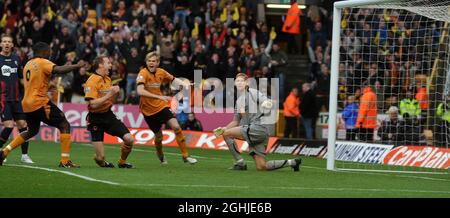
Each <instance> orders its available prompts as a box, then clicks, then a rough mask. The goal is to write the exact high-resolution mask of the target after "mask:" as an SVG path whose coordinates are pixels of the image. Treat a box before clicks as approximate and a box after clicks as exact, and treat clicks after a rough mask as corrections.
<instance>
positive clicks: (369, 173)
mask: <svg viewBox="0 0 450 218" xmlns="http://www.w3.org/2000/svg"><path fill="white" fill-rule="evenodd" d="M81 145H83V146H87V147H92V145H91V144H86V143H83V144H81ZM105 147H108V148H112V149H120V148H118V147H113V146H105ZM149 149H152V147H149ZM133 151H139V152H145V153H153V151H148V150H144V149H139V148H133ZM164 154H168V155H173V156H181V154H178V153H172V152H164ZM193 157H196V158H201V159H208V160H215V161H218V160H220V161H223V160H228V159H224V158H212V157H203V156H197V155H196V156H193ZM245 162H247V163H250V164H253V161H245ZM301 167H302V168H308V169H317V170H324V171H326V170H327V169H326V168H324V167H323V168H322V167H313V166H305V165H302V166H301ZM336 172H337V173H356V174H367V175H380V176H394V177H402V178H409V179H424V180H431V181H443V182H450V180H447V179H440V178H432V177H423V176H407V175H397V174H392V173H382V172H377V173H375V172H374V173H371V172H352V171H336Z"/></svg>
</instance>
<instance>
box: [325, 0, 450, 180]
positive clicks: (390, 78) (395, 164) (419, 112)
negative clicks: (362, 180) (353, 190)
mask: <svg viewBox="0 0 450 218" xmlns="http://www.w3.org/2000/svg"><path fill="white" fill-rule="evenodd" d="M449 22H450V1H449V0H445V1H442V0H412V1H411V0H410V1H403V0H396V1H392V0H390V1H387V0H378V1H375V0H366V1H360V0H354V1H343V2H337V3H335V9H334V19H333V49H332V50H333V51H332V52H333V54H332V67H331V69H332V78H331V92H330V122H329V131H330V132H329V133H330V135H329V138H328V151H327V153H326V155H325V157H326V158H328V165H327V168H328V169H330V170H336V169H337V170H364V171H366V170H370V171H383V172H384V171H395V172H420V173H445V174H447V173H448V172H449V171H450V170H449V166H450V150H449V143H450V73H449V71H450V65H449V62H450V57H449V49H450V47H449V46H450V44H449V40H450V37H449V32H448V31H449ZM342 132H345V134H343V133H342ZM338 133H341V134H338Z"/></svg>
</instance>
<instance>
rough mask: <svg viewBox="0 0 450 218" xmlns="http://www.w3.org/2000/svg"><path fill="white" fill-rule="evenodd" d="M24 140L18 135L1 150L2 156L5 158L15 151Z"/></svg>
mask: <svg viewBox="0 0 450 218" xmlns="http://www.w3.org/2000/svg"><path fill="white" fill-rule="evenodd" d="M24 142H25V140H24V139H23V138H22V136H21V135H18V136H17V137H16V138H15V139H14V140H12V141H11V142H10V143H9V144H8V145H7V146H6V147H5V148H4V149H3V155H4V156H5V157H6V156H8V154H9V152H11V151H12V150H14V149H16V148H17V147H18V146H20V145H21V144H23V143H24Z"/></svg>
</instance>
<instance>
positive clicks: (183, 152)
mask: <svg viewBox="0 0 450 218" xmlns="http://www.w3.org/2000/svg"><path fill="white" fill-rule="evenodd" d="M175 135H176V137H175V139H176V140H177V143H178V146H179V147H180V150H181V155H182V156H183V157H184V158H186V157H188V156H189V154H188V151H187V146H186V140H185V139H184V135H183V132H182V131H181V130H178V131H175Z"/></svg>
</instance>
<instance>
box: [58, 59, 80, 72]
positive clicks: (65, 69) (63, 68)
mask: <svg viewBox="0 0 450 218" xmlns="http://www.w3.org/2000/svg"><path fill="white" fill-rule="evenodd" d="M83 66H84V61H80V62H78V63H77V64H71V65H64V66H55V67H54V68H53V73H69V72H72V71H74V70H76V69H79V68H81V67H83Z"/></svg>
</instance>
